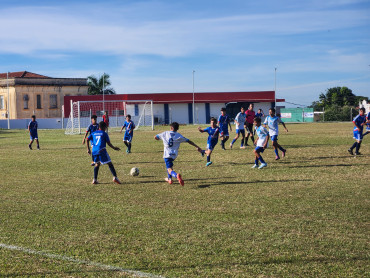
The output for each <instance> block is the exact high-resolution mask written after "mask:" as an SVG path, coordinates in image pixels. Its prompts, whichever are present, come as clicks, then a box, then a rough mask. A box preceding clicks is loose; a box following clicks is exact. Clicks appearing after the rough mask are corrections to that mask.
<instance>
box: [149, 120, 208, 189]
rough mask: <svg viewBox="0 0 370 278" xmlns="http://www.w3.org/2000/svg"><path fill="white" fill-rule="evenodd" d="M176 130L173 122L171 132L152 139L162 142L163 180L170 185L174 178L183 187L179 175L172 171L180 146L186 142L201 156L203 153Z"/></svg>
mask: <svg viewBox="0 0 370 278" xmlns="http://www.w3.org/2000/svg"><path fill="white" fill-rule="evenodd" d="M178 129H179V124H178V123H176V122H173V123H172V124H171V131H165V132H162V133H160V134H157V135H156V136H155V137H154V139H155V140H162V141H163V145H164V150H163V158H164V162H165V163H166V168H167V178H165V180H166V181H167V182H168V183H169V184H172V178H176V179H177V180H178V181H179V183H180V184H181V185H184V180H183V179H182V177H181V174H179V173H176V172H175V171H174V170H173V161H174V160H175V159H176V157H177V155H178V152H179V147H180V144H181V143H184V142H187V143H189V144H190V145H192V146H194V147H196V148H197V149H198V152H200V153H201V154H202V153H203V151H202V149H201V148H200V147H198V146H197V145H196V144H195V143H194V142H192V141H190V140H189V139H187V138H185V137H184V136H182V135H181V134H180V133H178V132H177V130H178Z"/></svg>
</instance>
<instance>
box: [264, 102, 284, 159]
mask: <svg viewBox="0 0 370 278" xmlns="http://www.w3.org/2000/svg"><path fill="white" fill-rule="evenodd" d="M279 123H281V124H282V125H283V127H284V129H285V131H286V132H288V129H287V128H286V126H285V124H284V122H282V121H281V120H280V117H278V116H275V108H270V110H269V116H267V117H266V119H265V122H264V123H263V124H264V126H265V127H267V126H268V127H269V134H270V137H271V141H272V146H273V147H274V151H275V155H276V157H275V160H279V159H280V156H279V152H278V149H279V150H281V151H282V153H283V157H284V156H285V153H286V149H284V148H283V147H282V146H280V145H279V143H278V142H277V140H278V135H279Z"/></svg>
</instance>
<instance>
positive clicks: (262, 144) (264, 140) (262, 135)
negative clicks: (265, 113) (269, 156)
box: [252, 117, 270, 169]
mask: <svg viewBox="0 0 370 278" xmlns="http://www.w3.org/2000/svg"><path fill="white" fill-rule="evenodd" d="M254 124H255V131H256V133H257V136H258V139H256V141H255V142H254V144H255V145H256V148H255V149H254V150H253V153H254V155H255V159H254V165H253V166H252V168H257V167H258V161H261V166H259V167H258V169H262V168H264V167H266V166H267V163H266V162H265V161H264V160H263V158H262V155H261V153H263V152H264V151H265V149H266V148H267V147H268V141H269V138H270V136H269V132H268V131H267V129H266V128H264V127H263V126H262V125H261V118H258V117H256V118H254Z"/></svg>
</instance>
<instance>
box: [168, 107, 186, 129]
mask: <svg viewBox="0 0 370 278" xmlns="http://www.w3.org/2000/svg"><path fill="white" fill-rule="evenodd" d="M169 112H170V122H178V123H179V124H188V123H189V111H188V104H187V103H171V104H169Z"/></svg>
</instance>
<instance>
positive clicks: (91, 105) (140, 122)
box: [65, 100, 154, 135]
mask: <svg viewBox="0 0 370 278" xmlns="http://www.w3.org/2000/svg"><path fill="white" fill-rule="evenodd" d="M104 111H106V112H107V113H108V116H109V131H111V130H120V129H121V127H122V125H123V123H124V122H125V120H126V115H131V120H132V121H133V122H134V123H135V126H136V128H135V130H138V129H143V128H145V129H151V130H154V115H153V101H152V100H130V101H118V100H117V101H105V102H104V103H103V102H102V101H76V102H73V101H72V100H71V112H70V115H69V119H68V123H67V126H66V129H65V134H68V135H72V134H81V133H84V132H85V130H86V128H87V127H88V126H89V125H90V124H91V116H92V115H96V116H97V117H98V122H100V121H102V120H103V115H104Z"/></svg>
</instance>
